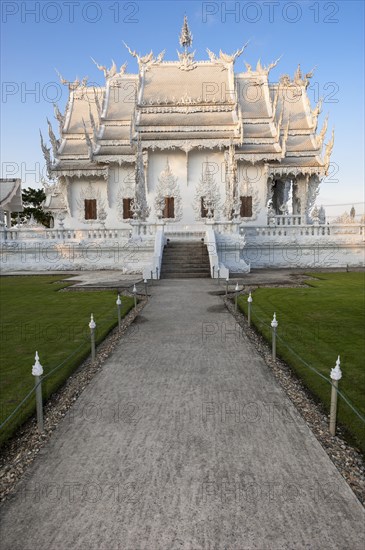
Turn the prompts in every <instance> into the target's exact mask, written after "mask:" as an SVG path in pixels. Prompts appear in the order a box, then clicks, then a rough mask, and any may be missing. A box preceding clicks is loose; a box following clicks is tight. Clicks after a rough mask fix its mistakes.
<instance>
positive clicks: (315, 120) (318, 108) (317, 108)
mask: <svg viewBox="0 0 365 550" xmlns="http://www.w3.org/2000/svg"><path fill="white" fill-rule="evenodd" d="M322 105H323V98H322V97H321V98H320V99H319V101H318V103H317V105H316V106H315V108H314V109H313V111H312V118H313V129H314V131H316V130H317V124H318V117H319V115H320V114H321V112H322Z"/></svg>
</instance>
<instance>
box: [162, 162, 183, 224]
mask: <svg viewBox="0 0 365 550" xmlns="http://www.w3.org/2000/svg"><path fill="white" fill-rule="evenodd" d="M177 180H178V178H176V177H175V176H174V174H173V172H172V170H171V168H170V164H169V160H168V159H166V166H165V169H164V170H163V171H162V172H161V174H160V176H159V178H158V185H157V188H156V197H155V211H156V215H157V217H160V218H162V217H163V216H162V214H163V209H164V206H165V197H173V198H174V214H175V216H174V218H168V219H169V220H170V221H172V220H173V221H175V222H177V221H180V220H181V218H182V200H181V195H180V189H179V186H178V184H177ZM166 219H167V218H166Z"/></svg>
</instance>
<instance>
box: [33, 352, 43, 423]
mask: <svg viewBox="0 0 365 550" xmlns="http://www.w3.org/2000/svg"><path fill="white" fill-rule="evenodd" d="M32 374H33V376H34V384H35V399H36V407H37V425H38V431H39V433H42V432H43V401H42V379H41V376H42V374H43V367H42V365H41V364H40V362H39V355H38V351H36V352H35V363H34V365H33V367H32Z"/></svg>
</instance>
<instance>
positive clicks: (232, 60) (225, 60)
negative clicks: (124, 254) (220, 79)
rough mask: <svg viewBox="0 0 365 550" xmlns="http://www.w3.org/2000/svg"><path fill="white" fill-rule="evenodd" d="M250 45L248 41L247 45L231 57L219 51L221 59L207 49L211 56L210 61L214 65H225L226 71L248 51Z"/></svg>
mask: <svg viewBox="0 0 365 550" xmlns="http://www.w3.org/2000/svg"><path fill="white" fill-rule="evenodd" d="M247 44H248V41H247V42H246V44H244V45H243V46H242V48H241V49H238V50H236V51H235V52H234V53H233V54H231V55H229V54H227V53H224V52H222V50H219V57H217V56H216V54H215V53H214V52H212V51H210V49H209V48H207V50H206V51H207V53H208V56H209V59H210V61H211V62H212V63H217V64H220V65H223V67H225V68H226V69H227V68H228V67H229V65H231V64H232V63H233V64H234V63H235V61H236V59H237V58H238V57H239V56H240V55H241V54H242V53H243V51H244V50H245V49H246V47H247Z"/></svg>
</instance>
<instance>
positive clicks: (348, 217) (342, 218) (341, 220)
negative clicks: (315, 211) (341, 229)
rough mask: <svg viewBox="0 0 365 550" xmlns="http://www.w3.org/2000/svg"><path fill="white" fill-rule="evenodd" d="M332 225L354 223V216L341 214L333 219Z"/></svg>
mask: <svg viewBox="0 0 365 550" xmlns="http://www.w3.org/2000/svg"><path fill="white" fill-rule="evenodd" d="M332 223H333V224H341V223H344V224H349V223H355V217H354V216H351V214H349V213H348V212H344V213H343V214H341V216H338V217H337V218H335V219H334V220H333V222H332Z"/></svg>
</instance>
